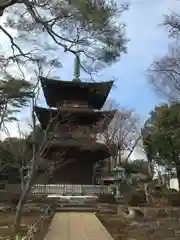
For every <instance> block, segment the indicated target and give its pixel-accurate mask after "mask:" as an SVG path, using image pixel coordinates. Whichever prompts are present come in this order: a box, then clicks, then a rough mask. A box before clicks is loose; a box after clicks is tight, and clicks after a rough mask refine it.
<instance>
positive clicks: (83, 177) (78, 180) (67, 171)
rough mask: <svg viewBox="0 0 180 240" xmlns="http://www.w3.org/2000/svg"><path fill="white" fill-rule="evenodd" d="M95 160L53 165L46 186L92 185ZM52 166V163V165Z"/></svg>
mask: <svg viewBox="0 0 180 240" xmlns="http://www.w3.org/2000/svg"><path fill="white" fill-rule="evenodd" d="M96 161H97V160H96V159H91V160H88V159H86V158H85V159H84V160H77V159H76V160H70V159H66V160H65V159H64V162H65V163H64V164H59V165H58V164H57V165H55V167H54V169H53V171H52V173H51V177H50V178H49V180H48V184H80V185H83V184H88V185H89V184H90V185H91V184H94V183H95V182H94V164H95V162H96ZM52 164H53V163H52Z"/></svg>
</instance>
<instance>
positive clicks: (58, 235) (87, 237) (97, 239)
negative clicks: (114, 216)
mask: <svg viewBox="0 0 180 240" xmlns="http://www.w3.org/2000/svg"><path fill="white" fill-rule="evenodd" d="M45 239H46V240H113V238H112V237H111V235H110V234H109V233H108V232H107V230H106V229H105V228H104V226H103V225H102V224H101V222H100V221H99V220H98V218H97V217H96V216H95V215H94V214H93V213H76V212H64V213H56V214H55V216H54V218H53V220H52V222H51V225H50V228H49V231H48V233H47V235H46V238H45Z"/></svg>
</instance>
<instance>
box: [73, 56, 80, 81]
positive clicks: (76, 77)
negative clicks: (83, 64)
mask: <svg viewBox="0 0 180 240" xmlns="http://www.w3.org/2000/svg"><path fill="white" fill-rule="evenodd" d="M74 81H80V57H79V55H76V58H75V63H74Z"/></svg>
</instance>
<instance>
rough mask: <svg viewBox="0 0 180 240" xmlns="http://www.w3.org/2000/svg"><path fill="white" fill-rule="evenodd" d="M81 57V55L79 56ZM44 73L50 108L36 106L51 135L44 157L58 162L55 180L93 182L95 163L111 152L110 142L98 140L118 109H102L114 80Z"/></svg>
mask: <svg viewBox="0 0 180 240" xmlns="http://www.w3.org/2000/svg"><path fill="white" fill-rule="evenodd" d="M77 61H79V59H77ZM75 69H76V70H77V71H76V72H75V75H74V76H75V77H74V79H73V81H60V80H54V79H48V78H44V77H40V81H41V85H42V89H43V92H44V96H45V99H46V102H47V104H48V106H49V108H42V107H39V106H36V109H35V110H36V115H37V117H38V119H39V121H40V123H41V126H42V127H43V129H44V130H46V132H47V134H48V139H47V141H46V144H45V146H44V148H43V149H44V150H43V152H42V155H41V157H43V158H44V159H45V160H46V161H49V162H52V164H55V170H54V173H53V179H52V182H53V183H62V184H92V181H93V175H94V173H93V169H94V167H93V166H94V164H95V163H96V162H97V161H100V160H104V159H106V158H108V157H109V156H110V150H109V146H107V145H106V144H104V143H102V142H100V141H97V134H98V133H102V132H103V131H104V130H105V129H107V127H108V125H109V123H110V121H111V120H112V118H113V117H114V114H115V112H116V110H113V111H100V109H101V108H102V107H103V105H104V102H105V101H106V98H107V96H108V94H109V92H110V90H111V87H112V84H113V81H109V82H98V83H96V82H81V81H80V79H79V70H78V67H77V64H76V68H75Z"/></svg>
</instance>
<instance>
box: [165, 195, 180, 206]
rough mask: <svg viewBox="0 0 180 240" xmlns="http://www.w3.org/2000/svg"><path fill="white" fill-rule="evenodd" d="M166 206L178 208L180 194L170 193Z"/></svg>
mask: <svg viewBox="0 0 180 240" xmlns="http://www.w3.org/2000/svg"><path fill="white" fill-rule="evenodd" d="M168 205H171V206H173V207H179V206H180V192H175V193H172V192H170V193H169V195H168Z"/></svg>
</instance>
